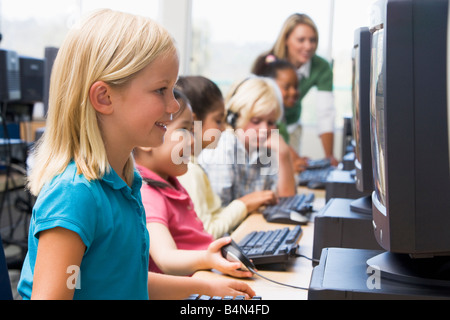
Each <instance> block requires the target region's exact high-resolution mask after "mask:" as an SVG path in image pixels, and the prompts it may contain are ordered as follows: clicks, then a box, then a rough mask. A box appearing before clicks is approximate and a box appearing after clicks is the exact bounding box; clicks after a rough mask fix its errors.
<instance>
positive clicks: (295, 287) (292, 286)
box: [248, 268, 308, 290]
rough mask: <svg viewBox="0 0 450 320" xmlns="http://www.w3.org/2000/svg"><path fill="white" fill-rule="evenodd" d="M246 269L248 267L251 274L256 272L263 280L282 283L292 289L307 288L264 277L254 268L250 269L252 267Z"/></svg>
mask: <svg viewBox="0 0 450 320" xmlns="http://www.w3.org/2000/svg"><path fill="white" fill-rule="evenodd" d="M248 269H249V270H250V272H252V273H253V274H256V275H257V276H258V277H260V278H263V279H265V280H267V281H270V282H273V283H276V284H279V285H282V286H286V287H291V288H294V289H300V290H308V288H304V287H297V286H294V285H291V284H287V283H282V282H278V281H275V280H272V279H269V278H267V277H265V276H263V275H261V274H259V273H258V272H257V271H256V270H254V269H252V268H248Z"/></svg>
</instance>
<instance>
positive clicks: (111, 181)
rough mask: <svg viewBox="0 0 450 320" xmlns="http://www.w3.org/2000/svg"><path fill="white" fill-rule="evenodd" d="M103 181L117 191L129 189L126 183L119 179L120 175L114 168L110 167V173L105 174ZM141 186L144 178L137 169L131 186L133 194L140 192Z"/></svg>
mask: <svg viewBox="0 0 450 320" xmlns="http://www.w3.org/2000/svg"><path fill="white" fill-rule="evenodd" d="M102 180H103V181H104V182H105V183H106V184H107V185H109V186H110V187H111V188H113V189H116V190H119V189H122V188H126V187H128V185H127V184H126V183H125V181H123V180H122V178H120V177H119V175H118V174H117V173H116V172H115V171H114V169H113V168H112V167H109V172H106V173H105V175H104V176H103V178H102ZM141 185H142V178H141V176H140V175H139V173H138V172H137V170H136V169H135V170H134V177H133V183H132V185H131V190H132V193H133V194H134V193H136V192H137V191H139V190H140V189H141Z"/></svg>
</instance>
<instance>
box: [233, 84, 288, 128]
mask: <svg viewBox="0 0 450 320" xmlns="http://www.w3.org/2000/svg"><path fill="white" fill-rule="evenodd" d="M225 108H226V110H227V111H228V112H229V113H232V114H235V115H237V119H236V123H235V125H236V128H242V127H244V126H245V125H246V124H247V123H248V122H249V121H250V119H251V118H252V117H258V116H263V115H267V114H269V113H272V112H273V111H275V114H276V117H277V119H278V120H279V119H280V118H281V117H282V116H283V109H282V98H281V92H280V90H279V88H278V86H277V84H276V83H275V82H274V81H273V80H272V79H270V78H266V77H259V76H251V77H249V78H246V79H245V80H243V81H240V82H237V83H235V84H234V85H233V86H232V88H231V89H230V91H229V93H228V95H227V96H226V99H225Z"/></svg>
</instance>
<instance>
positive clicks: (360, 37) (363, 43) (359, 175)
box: [350, 27, 373, 214]
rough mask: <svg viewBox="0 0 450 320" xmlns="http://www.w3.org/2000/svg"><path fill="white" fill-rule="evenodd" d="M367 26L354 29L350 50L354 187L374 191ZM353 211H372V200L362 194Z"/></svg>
mask: <svg viewBox="0 0 450 320" xmlns="http://www.w3.org/2000/svg"><path fill="white" fill-rule="evenodd" d="M370 39H371V34H370V31H369V28H368V27H362V28H358V29H356V30H355V34H354V45H353V52H352V112H353V117H352V119H353V125H352V128H353V137H354V142H355V143H354V145H355V161H354V163H355V187H356V189H357V190H358V191H360V192H362V193H371V192H372V191H373V174H372V151H371V141H370V110H369V109H370V66H371V65H370V57H371V51H370V48H371V43H370ZM350 208H351V210H352V211H354V212H358V213H364V214H372V199H371V197H370V196H365V197H361V198H359V199H356V200H354V201H353V202H352V203H351V204H350Z"/></svg>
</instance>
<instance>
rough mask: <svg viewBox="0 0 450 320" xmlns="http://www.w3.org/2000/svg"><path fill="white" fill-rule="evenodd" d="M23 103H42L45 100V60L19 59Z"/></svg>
mask: <svg viewBox="0 0 450 320" xmlns="http://www.w3.org/2000/svg"><path fill="white" fill-rule="evenodd" d="M19 61H20V87H21V95H22V97H21V99H20V101H21V102H22V103H34V102H42V101H43V99H44V67H45V65H44V60H43V59H38V58H29V57H19Z"/></svg>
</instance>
